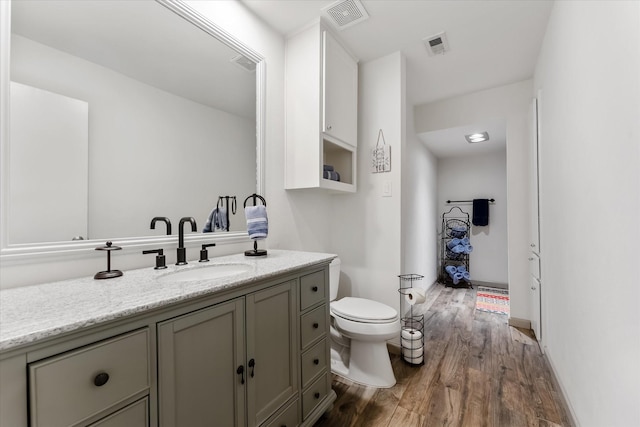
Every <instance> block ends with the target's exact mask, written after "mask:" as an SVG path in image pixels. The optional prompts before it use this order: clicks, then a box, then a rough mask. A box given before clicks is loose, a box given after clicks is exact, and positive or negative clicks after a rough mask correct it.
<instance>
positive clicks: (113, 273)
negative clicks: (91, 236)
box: [93, 242, 122, 279]
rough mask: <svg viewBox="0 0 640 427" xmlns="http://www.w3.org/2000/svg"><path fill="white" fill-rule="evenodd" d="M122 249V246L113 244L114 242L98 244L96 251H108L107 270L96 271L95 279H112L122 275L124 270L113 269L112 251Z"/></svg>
mask: <svg viewBox="0 0 640 427" xmlns="http://www.w3.org/2000/svg"><path fill="white" fill-rule="evenodd" d="M121 249H122V248H121V247H120V246H113V243H112V242H107V243H106V245H105V246H98V247H97V248H96V251H107V270H106V271H100V272H98V273H96V275H95V276H93V278H94V279H112V278H114V277H120V276H122V271H120V270H112V269H111V251H119V250H121Z"/></svg>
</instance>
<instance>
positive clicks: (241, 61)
mask: <svg viewBox="0 0 640 427" xmlns="http://www.w3.org/2000/svg"><path fill="white" fill-rule="evenodd" d="M231 62H233V63H234V64H235V65H237V66H238V67H240V68H242V69H243V70H245V71H249V72H254V71H255V70H256V63H255V62H253V61H252V60H250V59H249V58H247V57H246V56H244V55H238V56H234V57H233V58H231Z"/></svg>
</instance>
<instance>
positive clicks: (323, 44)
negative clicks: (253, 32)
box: [285, 22, 358, 192]
mask: <svg viewBox="0 0 640 427" xmlns="http://www.w3.org/2000/svg"><path fill="white" fill-rule="evenodd" d="M285 92H286V95H285V122H286V124H285V129H286V134H285V135H286V140H285V188H286V189H302V188H324V189H327V190H332V191H341V192H355V191H356V157H357V156H356V146H357V140H358V62H357V60H356V59H355V58H354V57H353V56H352V55H351V54H350V53H349V52H348V51H347V50H346V49H345V48H344V46H343V45H341V44H340V42H339V40H338V39H337V38H336V37H335V36H334V35H333V34H331V33H330V32H329V31H328V30H327V29H326V28H325V27H324V26H323V25H322V23H321V22H317V23H315V24H313V25H311V26H309V27H307V28H305V29H304V30H301V31H299V32H297V33H296V34H294V35H292V36H290V37H289V38H288V39H287V46H286V58H285ZM324 165H330V166H332V167H333V168H334V171H335V172H337V173H338V174H339V176H340V179H339V181H338V180H335V179H334V180H331V179H326V178H324V168H323V166H324ZM336 177H337V176H336V175H334V176H333V178H336Z"/></svg>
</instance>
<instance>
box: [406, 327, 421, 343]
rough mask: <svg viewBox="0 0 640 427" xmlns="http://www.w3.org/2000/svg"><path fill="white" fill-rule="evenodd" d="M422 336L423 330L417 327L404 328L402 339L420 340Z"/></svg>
mask: <svg viewBox="0 0 640 427" xmlns="http://www.w3.org/2000/svg"><path fill="white" fill-rule="evenodd" d="M421 338H422V332H420V331H419V330H417V329H413V328H407V329H403V330H402V339H403V340H407V341H415V340H420V339H421Z"/></svg>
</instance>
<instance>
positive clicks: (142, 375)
mask: <svg viewBox="0 0 640 427" xmlns="http://www.w3.org/2000/svg"><path fill="white" fill-rule="evenodd" d="M105 374H106V375H105ZM148 389H149V331H148V330H147V329H144V330H140V331H136V332H133V333H130V334H126V335H121V336H119V337H116V338H112V339H110V340H107V341H103V342H100V343H97V344H93V345H90V346H87V347H83V348H81V349H78V350H74V351H70V352H68V353H64V354H61V355H59V356H54V357H51V358H49V359H45V360H42V361H40V362H35V363H31V364H30V365H29V399H30V408H31V411H30V413H31V424H30V425H31V426H32V427H37V426H47V427H54V426H71V425H76V424H77V423H79V422H81V421H83V420H87V419H88V418H90V417H92V416H94V415H97V414H99V413H100V412H102V411H104V410H105V409H108V408H110V407H112V406H113V405H116V404H118V403H120V402H123V401H124V400H126V399H128V398H131V397H133V396H135V395H136V394H138V393H141V392H144V391H146V390H148Z"/></svg>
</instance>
